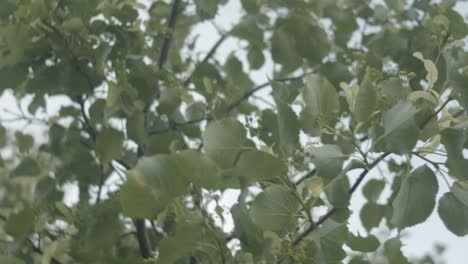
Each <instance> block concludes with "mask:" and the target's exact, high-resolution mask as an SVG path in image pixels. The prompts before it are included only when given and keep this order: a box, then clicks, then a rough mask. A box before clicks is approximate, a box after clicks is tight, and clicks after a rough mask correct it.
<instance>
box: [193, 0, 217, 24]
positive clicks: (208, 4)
mask: <svg viewBox="0 0 468 264" xmlns="http://www.w3.org/2000/svg"><path fill="white" fill-rule="evenodd" d="M219 2H220V1H219V0H195V5H196V7H197V15H198V16H199V17H200V18H201V19H203V20H204V19H210V18H214V17H215V16H216V13H217V12H218V4H219Z"/></svg>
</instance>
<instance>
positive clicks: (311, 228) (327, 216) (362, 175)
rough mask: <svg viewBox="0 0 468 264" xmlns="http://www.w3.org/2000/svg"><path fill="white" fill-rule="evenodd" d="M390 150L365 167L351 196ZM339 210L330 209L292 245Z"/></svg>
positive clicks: (354, 185) (351, 191) (350, 191)
mask: <svg viewBox="0 0 468 264" xmlns="http://www.w3.org/2000/svg"><path fill="white" fill-rule="evenodd" d="M390 154H391V153H390V152H385V153H383V154H382V155H380V156H379V157H378V158H377V159H376V160H374V161H373V162H372V163H371V164H369V167H368V168H367V169H365V170H364V171H362V172H361V174H360V175H359V177H358V179H357V180H356V182H354V184H353V185H352V186H351V188H350V189H349V190H348V194H349V196H351V195H352V194H353V193H354V192H355V191H356V189H357V187H359V185H360V184H361V183H362V181H363V180H364V178H365V177H366V175H367V174H368V173H369V171H370V170H371V169H372V168H374V167H375V166H376V165H377V164H378V163H379V162H381V161H382V160H383V159H385V158H386V157H387V156H388V155H390ZM337 211H338V209H337V208H332V209H331V210H330V211H328V212H327V213H326V214H325V215H324V216H322V217H321V218H320V219H319V220H318V221H317V222H316V223H312V224H311V225H310V226H309V227H308V228H307V229H306V230H305V231H304V232H303V233H301V234H300V235H299V236H298V237H297V238H296V239H295V240H294V241H293V242H292V245H293V246H296V245H297V244H299V243H300V242H301V241H302V240H303V239H304V238H305V237H307V236H308V235H309V234H310V233H312V231H314V230H315V229H316V228H317V227H319V226H320V225H321V224H322V223H323V222H325V221H326V220H327V219H328V218H330V217H331V216H333V215H334V214H335V213H336V212H337Z"/></svg>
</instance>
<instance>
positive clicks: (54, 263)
mask: <svg viewBox="0 0 468 264" xmlns="http://www.w3.org/2000/svg"><path fill="white" fill-rule="evenodd" d="M26 243H28V244H29V245H30V246H31V249H32V250H33V251H34V252H35V253H37V254H39V255H41V256H42V255H44V252H43V251H42V249H41V248H39V247H38V246H36V245H34V243H33V242H32V241H31V239H29V238H27V239H26ZM50 263H51V264H61V262H60V261H58V260H57V259H56V258H54V257H52V258H51V259H50Z"/></svg>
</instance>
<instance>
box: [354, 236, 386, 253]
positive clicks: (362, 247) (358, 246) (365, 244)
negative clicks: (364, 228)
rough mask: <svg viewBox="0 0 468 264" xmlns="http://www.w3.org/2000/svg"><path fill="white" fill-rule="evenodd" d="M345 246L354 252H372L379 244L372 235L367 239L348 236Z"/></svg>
mask: <svg viewBox="0 0 468 264" xmlns="http://www.w3.org/2000/svg"><path fill="white" fill-rule="evenodd" d="M347 245H348V246H349V247H350V248H351V249H352V250H354V251H359V252H374V251H376V250H377V248H378V247H379V246H380V242H379V240H378V239H377V238H376V237H375V236H373V235H369V236H367V237H361V236H359V235H358V236H354V235H350V238H349V241H348V243H347Z"/></svg>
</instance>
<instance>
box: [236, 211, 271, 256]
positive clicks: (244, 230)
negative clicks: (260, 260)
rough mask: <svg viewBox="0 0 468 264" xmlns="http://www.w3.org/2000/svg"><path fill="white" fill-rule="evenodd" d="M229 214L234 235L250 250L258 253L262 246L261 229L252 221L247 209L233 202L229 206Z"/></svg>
mask: <svg viewBox="0 0 468 264" xmlns="http://www.w3.org/2000/svg"><path fill="white" fill-rule="evenodd" d="M231 214H232V219H233V221H234V234H235V235H236V237H237V238H239V240H240V242H241V243H242V244H243V245H245V246H246V247H248V248H249V250H250V251H251V252H259V253H260V251H261V250H262V247H263V245H262V243H263V231H262V230H261V229H259V228H258V227H257V226H256V225H255V224H254V223H253V221H252V219H251V217H250V215H249V213H248V210H247V209H246V208H245V207H243V206H241V205H240V204H235V205H234V206H233V207H232V208H231Z"/></svg>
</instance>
